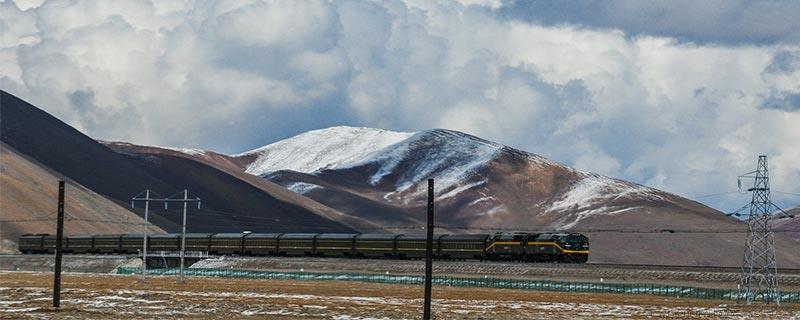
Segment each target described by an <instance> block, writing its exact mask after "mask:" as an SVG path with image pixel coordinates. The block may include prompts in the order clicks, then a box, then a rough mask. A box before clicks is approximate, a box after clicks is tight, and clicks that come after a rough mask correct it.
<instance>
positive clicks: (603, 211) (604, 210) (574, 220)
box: [556, 206, 639, 230]
mask: <svg viewBox="0 0 800 320" xmlns="http://www.w3.org/2000/svg"><path fill="white" fill-rule="evenodd" d="M636 209H639V207H627V208H621V209H611V208H609V207H606V206H603V207H600V208H597V209H592V210H586V211H580V212H578V213H575V214H574V215H567V216H565V217H564V218H562V219H561V223H562V224H561V225H559V226H557V228H556V229H561V230H564V229H570V228H573V227H575V226H576V225H578V222H581V221H582V220H583V219H586V218H589V217H592V216H596V215H614V214H618V213H623V212H626V211H630V210H636ZM566 221H569V222H566Z"/></svg>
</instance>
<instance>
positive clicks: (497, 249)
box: [19, 232, 589, 263]
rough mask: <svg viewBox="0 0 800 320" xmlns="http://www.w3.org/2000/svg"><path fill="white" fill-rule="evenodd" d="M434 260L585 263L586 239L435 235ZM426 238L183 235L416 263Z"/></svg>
mask: <svg viewBox="0 0 800 320" xmlns="http://www.w3.org/2000/svg"><path fill="white" fill-rule="evenodd" d="M143 237H144V235H143V234H118V235H77V236H68V237H65V238H64V241H63V249H64V252H66V253H74V254H115V253H117V254H135V253H138V252H139V251H140V250H141V249H142V242H143V240H144V239H143ZM147 240H148V241H147V244H148V245H147V247H148V250H151V251H180V248H181V235H180V234H178V233H161V234H152V235H148V239H147ZM433 241H434V243H433V255H434V258H435V259H440V260H467V259H474V260H505V261H530V262H534V261H536V262H569V263H584V262H586V261H587V260H588V258H589V239H588V238H587V237H586V236H584V235H582V234H580V233H558V232H552V233H527V232H513V233H502V232H498V233H495V234H493V235H490V234H463V235H450V234H442V235H436V236H434V239H433ZM55 242H56V237H55V236H54V235H49V234H26V235H23V236H21V237H20V239H19V250H20V252H22V253H25V254H31V253H53V252H55ZM426 242H427V239H426V236H425V235H414V234H409V235H406V234H389V233H363V234H362V233H248V232H245V233H187V234H186V247H185V250H186V251H205V252H208V253H209V254H211V255H242V256H264V255H272V256H313V257H351V258H388V259H421V258H425V254H426Z"/></svg>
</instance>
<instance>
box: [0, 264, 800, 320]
mask: <svg viewBox="0 0 800 320" xmlns="http://www.w3.org/2000/svg"><path fill="white" fill-rule="evenodd" d="M137 280H138V278H137V277H132V276H118V275H108V274H106V275H102V274H76V273H67V274H65V275H64V278H63V285H62V288H63V294H62V298H61V299H62V300H61V301H62V309H61V310H60V311H55V310H53V309H52V308H50V303H51V301H50V299H51V291H50V290H51V285H52V275H51V274H45V273H32V272H0V318H2V319H70V318H72V319H75V318H77V319H85V318H90V319H118V318H136V319H163V318H171V319H190V318H191V319H197V318H203V319H240V318H268V319H338V320H345V319H416V318H420V315H421V312H422V310H421V309H422V308H421V305H422V300H421V295H422V287H421V286H412V285H386V284H376V283H357V282H337V281H325V282H313V281H299V282H295V281H277V280H242V279H217V278H199V277H198V278H189V279H188V280H187V282H186V283H183V284H179V283H177V282H176V279H175V278H168V277H153V278H150V279H148V281H147V282H146V283H141V282H138V281H137ZM432 308H433V310H434V315H435V316H436V317H437V318H439V319H487V318H491V319H647V318H661V319H752V318H760V319H800V305H797V304H793V305H783V306H780V307H775V306H763V305H759V306H749V307H748V306H740V305H735V304H731V303H730V302H722V301H709V300H694V299H674V298H663V297H653V296H646V295H641V296H636V295H604V294H579V293H558V292H530V291H518V290H505V289H474V288H454V287H434V300H433V307H432Z"/></svg>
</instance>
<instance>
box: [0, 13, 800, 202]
mask: <svg viewBox="0 0 800 320" xmlns="http://www.w3.org/2000/svg"><path fill="white" fill-rule="evenodd" d="M798 16H800V1H779V0H775V1H738V0H725V1H713V0H708V1H683V0H676V1H644V0H624V1H623V0H620V1H570V2H567V1H501V0H486V1H481V0H460V1H455V0H441V1H433V0H405V1H402V0H385V1H382V0H375V1H362V0H341V1H306V0H286V1H256V0H231V1H218V2H210V1H190V0H186V1H162V0H159V1H118V0H104V1H81V0H77V1H46V2H42V1H41V0H28V1H21V0H20V1H8V0H5V1H2V0H0V88H2V90H5V91H7V92H10V93H12V94H14V95H17V96H19V97H21V98H23V99H25V100H27V101H29V102H31V103H32V104H34V105H36V106H38V107H40V108H42V109H44V110H46V111H48V112H50V113H52V114H53V115H55V116H56V117H58V118H59V119H61V120H63V121H65V122H66V123H68V124H70V125H72V126H74V127H76V128H77V129H79V130H81V131H82V132H84V133H86V134H88V135H90V136H92V137H94V138H97V139H103V140H118V141H128V142H132V143H138V144H149V145H161V146H174V147H190V148H203V149H211V150H215V151H220V152H225V153H239V152H242V151H246V150H250V149H254V148H257V147H260V146H263V145H266V144H269V143H271V142H275V141H277V140H280V139H283V138H286V137H290V136H293V135H296V134H299V133H302V132H305V131H308V130H311V129H317V128H324V127H329V126H336V125H351V126H365V127H377V128H383V129H389V130H397V131H417V130H424V129H430V128H448V129H454V130H459V131H463V132H467V133H471V134H474V135H477V136H480V137H483V138H486V139H490V140H493V141H497V142H500V143H503V144H507V145H509V146H512V147H516V148H520V149H523V150H526V151H529V152H532V153H536V154H539V155H542V156H545V157H548V158H551V159H553V160H556V161H559V162H562V163H565V164H568V165H572V166H575V167H577V168H580V169H583V170H588V171H594V172H598V173H602V174H606V175H609V176H612V177H617V178H622V179H626V180H630V181H634V182H637V183H641V184H644V185H647V186H651V187H655V188H660V189H664V190H666V191H670V192H674V193H677V194H679V195H683V196H688V197H692V198H695V199H697V200H700V201H702V202H704V203H706V204H709V205H711V206H712V207H715V208H717V209H720V210H723V211H726V210H732V209H735V208H738V207H740V206H741V205H743V204H744V203H746V202H748V201H749V198H748V195H747V194H741V193H738V192H736V191H737V184H736V176H737V175H739V174H743V173H746V172H749V171H752V170H754V169H755V165H756V159H757V156H758V155H759V154H766V155H768V156H769V161H770V169H771V171H770V175H771V183H772V186H773V196H774V200H775V202H776V203H777V204H779V205H781V206H783V207H786V208H788V207H793V206H795V205H797V204H798V203H800V195H798V194H800V23H798V22H797V17H798ZM746 183H747V182H745V184H746ZM720 193H723V194H722V195H713V196H709V195H712V194H720Z"/></svg>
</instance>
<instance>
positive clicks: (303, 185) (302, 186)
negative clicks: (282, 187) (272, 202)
mask: <svg viewBox="0 0 800 320" xmlns="http://www.w3.org/2000/svg"><path fill="white" fill-rule="evenodd" d="M286 188H287V189H289V190H292V191H294V193H298V194H306V193H307V192H309V191H311V190H314V189H319V188H322V186H320V185H316V184H313V183H307V182H295V183H292V184H289V185H287V186H286Z"/></svg>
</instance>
